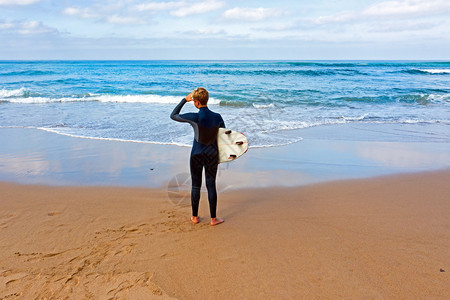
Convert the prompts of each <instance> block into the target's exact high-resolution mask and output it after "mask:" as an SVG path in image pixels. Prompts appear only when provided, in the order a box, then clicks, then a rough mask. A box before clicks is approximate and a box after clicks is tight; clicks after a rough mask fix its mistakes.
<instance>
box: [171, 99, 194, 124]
mask: <svg viewBox="0 0 450 300" xmlns="http://www.w3.org/2000/svg"><path fill="white" fill-rule="evenodd" d="M186 102H187V101H186V99H185V98H183V100H181V102H180V103H178V105H177V106H175V108H174V109H173V111H172V113H171V114H170V118H171V119H172V120H175V121H178V122H187V123H191V124H192V123H195V121H196V120H195V117H196V114H195V113H187V114H180V111H181V109H182V108H183V106H184V105H185V104H186Z"/></svg>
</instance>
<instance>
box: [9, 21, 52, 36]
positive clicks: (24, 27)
mask: <svg viewBox="0 0 450 300" xmlns="http://www.w3.org/2000/svg"><path fill="white" fill-rule="evenodd" d="M0 33H7V34H8V33H9V34H20V35H33V34H45V33H58V30H56V29H55V28H52V27H49V26H47V25H44V24H43V23H42V22H39V21H25V22H24V21H0Z"/></svg>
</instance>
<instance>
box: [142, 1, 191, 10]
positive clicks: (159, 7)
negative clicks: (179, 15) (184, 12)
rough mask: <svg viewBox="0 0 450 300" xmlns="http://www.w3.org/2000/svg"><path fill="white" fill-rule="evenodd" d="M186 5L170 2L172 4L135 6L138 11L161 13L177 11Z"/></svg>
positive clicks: (151, 3)
mask: <svg viewBox="0 0 450 300" xmlns="http://www.w3.org/2000/svg"><path fill="white" fill-rule="evenodd" d="M183 5H185V3H184V2H182V1H170V2H147V3H141V4H138V5H136V6H135V9H136V10H138V11H159V10H170V9H176V8H179V7H180V6H183Z"/></svg>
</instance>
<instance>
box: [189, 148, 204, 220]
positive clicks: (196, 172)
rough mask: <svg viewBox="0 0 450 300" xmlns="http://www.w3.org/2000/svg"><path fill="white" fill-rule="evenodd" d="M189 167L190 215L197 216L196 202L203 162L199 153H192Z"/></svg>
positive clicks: (198, 195)
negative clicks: (190, 185) (190, 184)
mask: <svg viewBox="0 0 450 300" xmlns="http://www.w3.org/2000/svg"><path fill="white" fill-rule="evenodd" d="M190 167H191V181H192V189H191V205H192V215H193V216H195V217H197V216H198V204H199V202H200V190H201V188H202V171H203V163H202V159H201V156H200V155H192V156H191V160H190Z"/></svg>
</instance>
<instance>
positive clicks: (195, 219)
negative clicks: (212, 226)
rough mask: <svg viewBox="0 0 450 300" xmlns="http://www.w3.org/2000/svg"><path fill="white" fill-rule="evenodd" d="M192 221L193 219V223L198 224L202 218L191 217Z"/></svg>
mask: <svg viewBox="0 0 450 300" xmlns="http://www.w3.org/2000/svg"><path fill="white" fill-rule="evenodd" d="M191 221H192V223H194V224H197V223H199V222H200V219H199V217H191Z"/></svg>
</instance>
